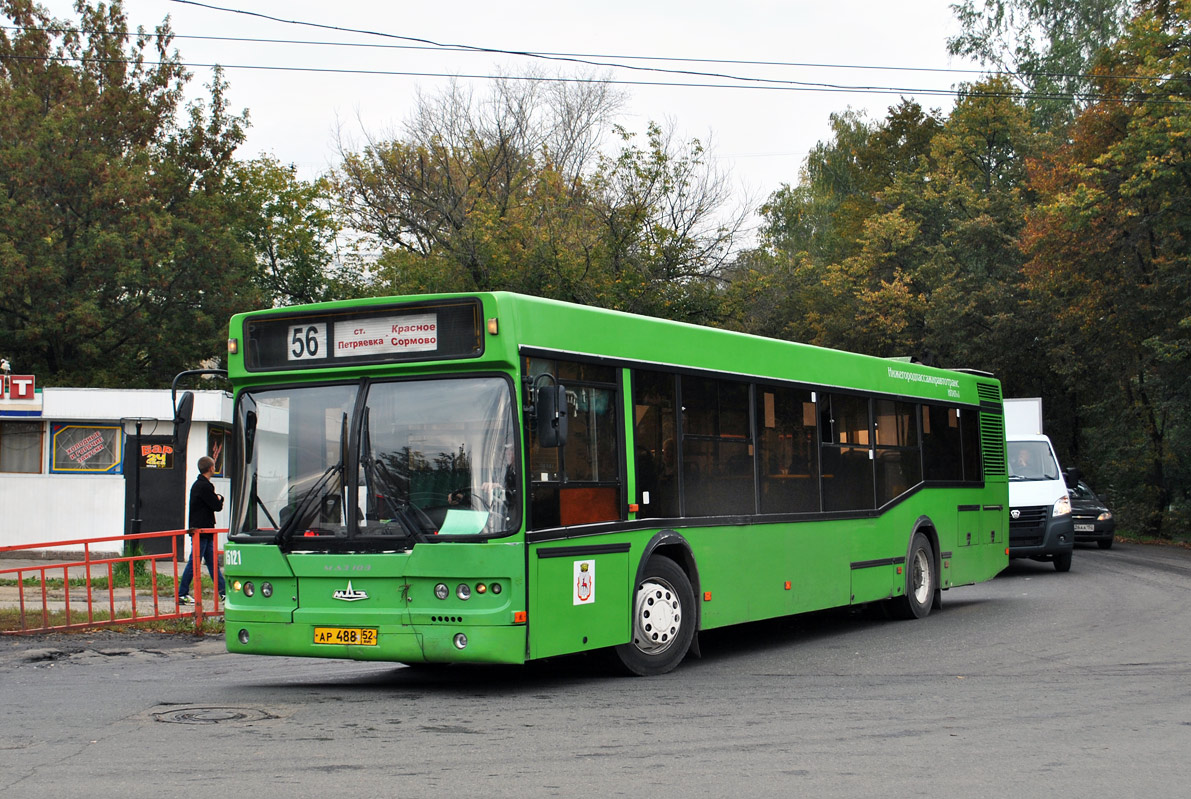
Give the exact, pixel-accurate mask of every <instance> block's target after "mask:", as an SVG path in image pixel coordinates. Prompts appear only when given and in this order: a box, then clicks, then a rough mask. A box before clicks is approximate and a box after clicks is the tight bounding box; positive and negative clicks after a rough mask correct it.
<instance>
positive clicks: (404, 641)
mask: <svg viewBox="0 0 1191 799" xmlns="http://www.w3.org/2000/svg"><path fill="white" fill-rule="evenodd" d="M224 629H225V631H226V640H227V651H229V652H234V653H237V654H245V655H285V656H289V657H321V658H343V659H349V660H378V661H395V662H400V663H514V664H520V663H524V662H525V652H526V628H525V626H524V625H510V626H488V625H467V624H444V625H423V626H420V627H417V628H414V627H410V626H407V625H401V624H395V625H377V626H372V627H350V628H340V627H330V626H324V625H314V624H295V623H282V622H262V621H247V620H243V621H242V620H238V619H236V617H235V614H234V613H232V612H230V611H229V612H228V613H227V615H226V616H225V618H224ZM352 630H355V631H356V633H354V634H352V633H350V632H347V633H346V634H347V635H348V636H349V637H355V638H360V639H364V640H367V639H370V638H371V636H369V635H367V634H363V635H362V634H361V631H363V630H374V631H375V643H355V644H350V643H348V644H342V643H316V635H319V636H321V637H323V638H326V637H328V631H332V633H331V634H332V635H334V634H335V633H336V632H338V631H352ZM341 635H342V634H341Z"/></svg>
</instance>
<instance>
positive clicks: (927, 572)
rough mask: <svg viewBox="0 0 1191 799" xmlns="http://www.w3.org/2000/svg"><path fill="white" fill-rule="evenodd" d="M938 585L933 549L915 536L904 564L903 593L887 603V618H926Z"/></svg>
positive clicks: (923, 539) (920, 534)
mask: <svg viewBox="0 0 1191 799" xmlns="http://www.w3.org/2000/svg"><path fill="white" fill-rule="evenodd" d="M938 585H939V578H938V575H937V573H936V571H935V551H934V548H933V547H931V545H930V540H929V539H928V538H927V537H926V536H925V535H923V534H922V533H914V540H913V541H912V542H911V543H910V557H909V559H908V560H907V561H906V592H905V594H904V595H903V596H899V597H894V598H893V599H891V600H889V604H888V605H887V607H888V609H889V615H891V616H892V617H893V618H895V619H921V618H925V617H926V616H927V615H928V614H929V613H930V609H931V605H933V604H934V601H935V589H936V588H938Z"/></svg>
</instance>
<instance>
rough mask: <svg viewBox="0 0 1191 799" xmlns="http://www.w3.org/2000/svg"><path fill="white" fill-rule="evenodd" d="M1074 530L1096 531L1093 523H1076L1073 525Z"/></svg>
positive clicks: (1082, 531)
mask: <svg viewBox="0 0 1191 799" xmlns="http://www.w3.org/2000/svg"><path fill="white" fill-rule="evenodd" d="M1075 532H1077V533H1094V532H1096V525H1094V524H1077V525H1075Z"/></svg>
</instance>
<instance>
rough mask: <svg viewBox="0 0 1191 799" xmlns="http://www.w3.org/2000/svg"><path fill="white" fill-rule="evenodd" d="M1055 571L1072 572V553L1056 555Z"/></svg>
mask: <svg viewBox="0 0 1191 799" xmlns="http://www.w3.org/2000/svg"><path fill="white" fill-rule="evenodd" d="M1055 571H1057V572H1069V571H1071V553H1070V552H1064V553H1063V554H1061V555H1055Z"/></svg>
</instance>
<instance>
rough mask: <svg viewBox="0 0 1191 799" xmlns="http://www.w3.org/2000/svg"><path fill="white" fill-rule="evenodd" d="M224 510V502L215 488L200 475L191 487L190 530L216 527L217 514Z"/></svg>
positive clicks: (205, 477)
mask: <svg viewBox="0 0 1191 799" xmlns="http://www.w3.org/2000/svg"><path fill="white" fill-rule="evenodd" d="M221 510H223V500H222V499H220V498H219V495H218V494H216V493H215V486H213V485H211V481H210V480H208V479H207V476H206V475H205V474H200V475H199V476H198V479H197V480H195V481H194V485H192V486H191V487H190V529H192V530H193V529H194V528H196V527H201V528H211V527H214V526H215V512H216V511H221Z"/></svg>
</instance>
